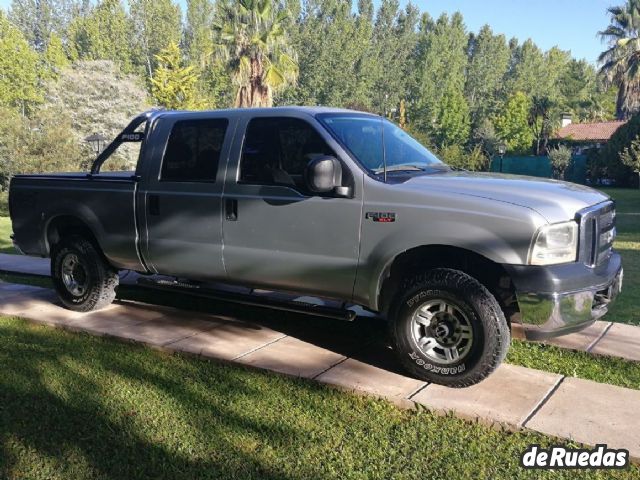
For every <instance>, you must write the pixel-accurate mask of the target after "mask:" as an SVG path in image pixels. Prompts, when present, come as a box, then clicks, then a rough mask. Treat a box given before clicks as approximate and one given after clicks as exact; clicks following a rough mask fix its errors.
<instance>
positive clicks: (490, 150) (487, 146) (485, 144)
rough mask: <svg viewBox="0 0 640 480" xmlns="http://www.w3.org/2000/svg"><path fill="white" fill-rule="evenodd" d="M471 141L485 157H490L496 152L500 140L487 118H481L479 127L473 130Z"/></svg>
mask: <svg viewBox="0 0 640 480" xmlns="http://www.w3.org/2000/svg"><path fill="white" fill-rule="evenodd" d="M472 141H473V143H475V145H476V146H479V147H480V148H481V149H482V151H483V152H484V154H485V155H486V156H487V157H492V156H493V155H495V153H496V152H497V151H498V145H499V143H500V139H499V138H498V135H497V134H496V129H495V127H494V126H493V122H491V120H490V119H489V118H483V119H482V120H481V122H480V125H478V126H477V127H476V128H475V129H474V130H473V135H472Z"/></svg>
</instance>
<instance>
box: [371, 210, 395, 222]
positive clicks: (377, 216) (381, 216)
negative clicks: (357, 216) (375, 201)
mask: <svg viewBox="0 0 640 480" xmlns="http://www.w3.org/2000/svg"><path fill="white" fill-rule="evenodd" d="M364 218H366V219H369V220H373V221H374V222H381V223H391V222H395V221H396V214H395V212H367V213H366V215H365V216H364Z"/></svg>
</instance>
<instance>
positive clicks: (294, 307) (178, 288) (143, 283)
mask: <svg viewBox="0 0 640 480" xmlns="http://www.w3.org/2000/svg"><path fill="white" fill-rule="evenodd" d="M137 284H138V286H140V287H144V288H149V289H150V290H162V291H167V292H177V293H180V294H183V295H189V296H192V297H196V298H204V299H208V300H220V301H223V302H231V303H237V304H240V305H249V306H252V307H262V308H270V309H272V310H281V311H285V312H295V313H302V314H306V315H315V316H318V317H325V318H332V319H334V320H342V321H344V322H352V321H353V320H355V318H356V312H354V311H352V310H348V309H346V308H338V307H330V306H326V305H314V304H312V303H306V302H298V301H287V300H279V299H276V298H269V297H268V296H263V295H255V294H251V293H240V292H229V291H226V290H216V289H213V288H203V287H199V286H197V285H191V284H188V283H183V282H178V281H175V282H174V281H169V280H157V279H152V278H140V279H138V282H137Z"/></svg>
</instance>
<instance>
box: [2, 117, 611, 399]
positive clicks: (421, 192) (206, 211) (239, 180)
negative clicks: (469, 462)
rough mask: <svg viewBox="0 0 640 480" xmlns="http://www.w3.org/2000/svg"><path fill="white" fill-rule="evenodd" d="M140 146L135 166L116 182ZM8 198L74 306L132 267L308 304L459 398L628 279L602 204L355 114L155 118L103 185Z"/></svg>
mask: <svg viewBox="0 0 640 480" xmlns="http://www.w3.org/2000/svg"><path fill="white" fill-rule="evenodd" d="M131 141H134V142H141V148H140V155H139V160H138V164H137V167H136V169H135V172H104V173H103V172H102V167H103V164H104V163H105V162H107V161H108V160H109V158H110V157H111V156H112V154H113V153H114V152H115V151H116V149H117V148H118V147H119V146H120V145H121V144H122V143H124V142H131ZM9 201H10V214H11V219H12V222H13V231H14V243H15V245H16V247H17V248H18V249H19V250H20V251H22V252H24V253H25V254H27V255H37V256H43V257H50V258H51V274H52V277H53V281H54V284H55V288H56V290H57V292H58V295H59V297H60V300H61V302H62V303H63V304H64V305H65V306H66V307H67V308H69V309H72V310H77V311H90V310H95V309H99V308H102V307H104V306H105V305H107V304H109V303H110V302H111V301H113V299H114V296H115V292H114V290H115V288H116V286H117V284H118V272H119V271H121V270H132V271H136V272H140V273H142V274H150V275H151V274H161V275H168V276H173V277H175V278H177V279H182V280H181V282H184V281H187V280H188V281H189V282H191V284H194V285H197V284H202V285H204V284H206V283H207V282H223V283H229V284H239V285H242V286H247V287H252V288H253V287H258V288H262V289H268V290H271V291H275V292H296V293H298V292H299V293H302V294H305V295H307V296H309V295H310V296H314V297H318V298H324V299H329V300H337V301H339V302H344V304H345V305H348V306H351V305H359V306H362V307H364V308H366V309H368V310H370V311H373V312H376V313H378V314H379V315H381V316H383V317H384V318H386V319H388V323H389V326H390V332H391V333H390V339H391V343H392V347H393V348H394V349H395V351H396V352H397V354H398V357H399V359H400V361H401V362H402V364H403V365H404V367H405V368H406V370H407V371H408V372H409V373H410V374H412V375H414V376H416V377H418V378H421V379H424V380H427V381H429V382H434V383H439V384H443V385H448V386H452V387H464V386H468V385H472V384H475V383H477V382H479V381H481V380H482V379H484V378H485V377H487V376H488V375H489V374H490V373H491V372H492V371H493V370H494V369H495V368H496V367H497V366H498V365H499V364H500V362H501V361H502V360H503V358H504V356H505V354H506V353H507V350H508V348H509V343H510V333H511V328H513V327H515V325H516V324H521V327H520V329H521V330H524V332H525V334H526V336H527V337H528V338H531V339H544V338H549V337H553V336H557V335H562V334H565V333H569V332H574V331H577V330H579V329H582V328H584V327H586V326H588V325H590V324H591V323H592V322H594V321H595V319H597V318H599V317H601V316H602V315H604V314H605V313H606V311H607V308H608V306H609V304H610V303H611V301H613V299H614V298H615V297H616V295H617V294H618V292H619V291H620V289H621V284H622V266H621V260H620V256H619V255H618V254H617V253H616V252H615V251H613V249H612V245H613V241H614V239H615V234H616V231H615V209H614V202H613V201H612V200H611V199H610V198H608V197H607V196H606V195H604V194H603V193H600V192H598V191H596V190H593V189H590V188H587V187H583V186H579V185H575V184H571V183H565V182H561V181H555V180H543V179H539V178H535V179H534V178H526V177H519V176H509V175H501V174H492V173H471V172H466V171H459V170H455V169H452V168H449V167H448V166H447V165H445V164H443V163H442V162H441V161H440V160H438V159H437V158H436V157H435V156H434V155H432V154H431V153H430V152H429V151H428V150H427V149H426V148H424V147H423V146H422V145H420V144H419V143H418V142H417V141H416V140H414V139H413V138H411V137H410V136H409V135H408V134H407V133H406V132H405V131H403V130H402V129H400V128H399V127H397V126H395V125H394V124H393V123H391V122H389V121H387V120H386V119H384V118H381V117H378V116H375V115H371V114H367V113H360V112H354V111H349V110H338V109H331V108H319V107H318V108H306V107H288V108H271V109H238V110H221V111H211V112H172V111H153V112H147V113H144V114H141V115H139V116H138V117H136V118H135V119H134V120H133V121H132V122H131V123H130V124H129V126H127V127H126V128H125V129H124V130H123V132H122V133H121V134H120V135H119V136H118V137H117V138H116V139H115V140H114V141H113V143H111V144H110V145H109V146H108V147H107V148H106V149H105V151H104V152H102V153H101V154H100V155H99V156H98V157H97V159H96V160H95V162H94V164H93V166H92V169H91V172H90V173H68V174H56V175H50V174H43V175H18V176H15V177H14V178H13V179H12V181H11V187H10V195H9ZM345 308H346V307H345ZM318 311H319V310H318ZM347 318H349V317H347Z"/></svg>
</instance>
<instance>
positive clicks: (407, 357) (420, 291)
mask: <svg viewBox="0 0 640 480" xmlns="http://www.w3.org/2000/svg"><path fill="white" fill-rule="evenodd" d="M443 305H444V311H440V310H442V309H443ZM418 313H420V315H418ZM426 317H429V319H426ZM390 320H391V322H390V329H391V340H392V344H393V348H394V349H395V351H396V353H397V355H398V357H399V359H400V362H401V363H402V365H403V366H404V367H405V368H406V369H407V370H408V372H409V373H411V374H412V375H414V376H415V377H417V378H420V379H421V380H426V381H428V382H431V383H437V384H440V385H445V386H448V387H456V388H462V387H468V386H471V385H474V384H476V383H478V382H480V381H482V380H483V379H485V378H486V377H487V376H488V375H489V374H491V372H493V371H494V370H495V369H496V368H497V367H498V365H500V363H501V362H502V360H504V357H505V356H506V354H507V351H508V349H509V344H510V341H511V334H510V331H509V326H508V324H507V320H506V319H505V316H504V313H503V312H502V309H501V308H500V304H499V303H498V301H497V300H496V299H495V297H494V296H493V295H492V294H491V293H490V292H489V290H487V289H486V288H485V287H484V286H483V285H482V284H481V283H480V282H478V281H477V280H476V279H475V278H473V277H471V276H469V275H467V274H466V273H464V272H461V271H459V270H451V269H446V268H438V269H434V270H430V271H427V272H425V273H423V274H420V275H417V276H415V277H413V278H409V279H407V281H406V282H404V285H403V288H402V289H401V291H400V294H399V295H398V297H397V301H396V302H395V303H394V306H393V308H392V309H391V318H390ZM425 324H426V325H425ZM443 325H444V326H443ZM469 330H471V333H469ZM455 332H458V333H455ZM445 334H446V335H445ZM418 337H419V338H418ZM462 337H464V338H462ZM441 342H443V343H441ZM454 342H458V343H457V344H456V345H457V346H456V347H452V346H451V345H453V344H454ZM420 343H422V344H423V347H424V349H423V348H422V347H421V346H420ZM454 349H455V352H454ZM425 350H426V352H429V353H426V352H425ZM460 351H462V352H463V353H464V354H462V353H460ZM434 357H438V358H434ZM440 357H446V358H444V359H441V358H440Z"/></svg>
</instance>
